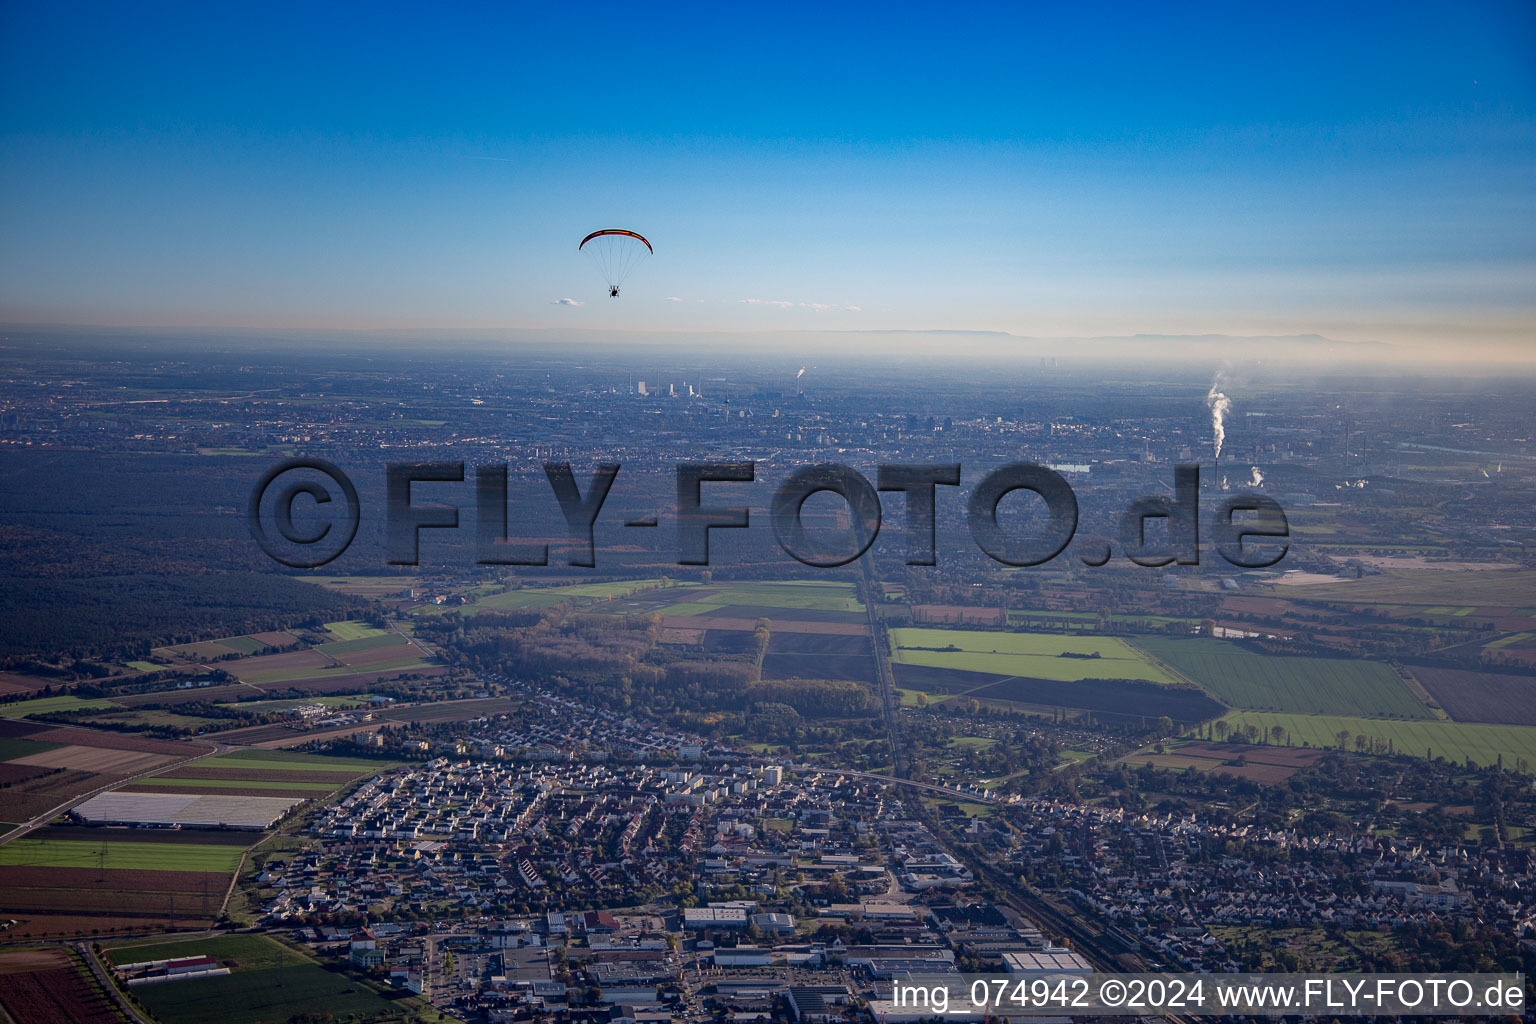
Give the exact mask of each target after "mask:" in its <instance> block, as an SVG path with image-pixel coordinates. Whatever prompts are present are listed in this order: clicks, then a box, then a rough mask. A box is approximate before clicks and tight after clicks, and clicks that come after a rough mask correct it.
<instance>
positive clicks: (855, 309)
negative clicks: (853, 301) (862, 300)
mask: <svg viewBox="0 0 1536 1024" xmlns="http://www.w3.org/2000/svg"><path fill="white" fill-rule="evenodd" d="M740 301H741V303H742V305H745V306H774V307H777V308H778V309H794V308H799V309H808V310H810V311H811V312H813V313H825V312H827V311H828V310H845V311H847V312H849V313H862V312H864V310H863V308H862V307H860V306H840V305H838V304H837V303H835V302H790V301H789V300H788V299H741V300H740Z"/></svg>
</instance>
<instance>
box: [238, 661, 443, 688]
mask: <svg viewBox="0 0 1536 1024" xmlns="http://www.w3.org/2000/svg"><path fill="white" fill-rule="evenodd" d="M447 673H448V666H446V665H431V664H415V663H413V664H410V665H404V666H401V667H399V668H391V669H375V670H374V671H372V672H338V673H337V674H335V675H323V676H309V677H305V678H300V679H285V680H282V681H280V682H272V681H269V682H265V683H261V684H259V685H260V686H261V687H262V689H264V690H266V691H267V692H268V693H269V694H283V693H288V692H289V691H297V692H300V693H319V694H326V693H360V692H363V691H365V690H367V689H368V688H369V687H370V686H372V685H373V684H374V683H377V682H379V681H381V680H385V679H394V678H396V677H397V676H403V675H406V674H414V675H418V676H421V677H422V678H423V679H433V678H436V677H437V676H441V675H447Z"/></svg>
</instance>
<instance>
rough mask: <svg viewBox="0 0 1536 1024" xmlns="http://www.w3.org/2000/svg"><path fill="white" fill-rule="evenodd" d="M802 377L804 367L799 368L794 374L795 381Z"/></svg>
mask: <svg viewBox="0 0 1536 1024" xmlns="http://www.w3.org/2000/svg"><path fill="white" fill-rule="evenodd" d="M804 376H805V367H803V366H802V367H800V372H799V373H797V374H795V380H799V379H800V378H801V377H804Z"/></svg>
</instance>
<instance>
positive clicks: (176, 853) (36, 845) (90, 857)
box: [0, 835, 255, 872]
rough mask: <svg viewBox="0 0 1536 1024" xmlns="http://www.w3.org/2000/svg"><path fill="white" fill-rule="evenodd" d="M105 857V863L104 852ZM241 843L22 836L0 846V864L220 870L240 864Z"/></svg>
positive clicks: (146, 869)
mask: <svg viewBox="0 0 1536 1024" xmlns="http://www.w3.org/2000/svg"><path fill="white" fill-rule="evenodd" d="M252 839H253V840H254V839H255V836H254V835H253V836H252ZM103 851H105V853H106V859H105V864H104V865H103V860H102V853H103ZM240 853H241V848H240V847H238V846H203V845H200V844H194V843H141V842H117V843H114V842H112V841H111V840H110V839H104V840H103V841H101V842H86V841H84V840H78V839H31V838H27V837H23V838H21V839H15V840H12V841H11V842H9V843H6V844H5V845H4V846H0V865H6V866H10V865H26V866H30V867H51V868H95V867H101V866H105V867H107V868H109V869H113V868H115V869H120V870H123V871H220V872H233V871H234V870H235V868H237V867H239V866H240Z"/></svg>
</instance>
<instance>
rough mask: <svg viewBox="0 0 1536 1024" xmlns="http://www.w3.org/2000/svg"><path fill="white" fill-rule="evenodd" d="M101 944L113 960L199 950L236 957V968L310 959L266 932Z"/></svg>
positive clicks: (177, 955)
mask: <svg viewBox="0 0 1536 1024" xmlns="http://www.w3.org/2000/svg"><path fill="white" fill-rule="evenodd" d="M102 946H103V947H104V948H103V949H102V953H103V955H105V956H106V958H107V959H108V960H109V961H111V962H112V963H113V964H133V963H143V962H144V961H146V960H176V959H180V958H181V957H187V956H196V955H197V954H199V953H206V954H207V955H208V956H211V957H213V958H214V959H215V960H233V961H235V967H236V969H238V968H240V967H249V968H260V967H292V966H294V965H297V964H306V963H310V960H309V959H308V958H307V957H305V956H304V955H303V954H301V953H298V952H295V951H294V950H292V949H289V948H288V947H287V946H285V945H283V944H282V943H281V942H278V941H277V940H276V939H272V938H268V937H267V936H265V935H221V936H218V937H217V938H205V939H177V940H173V941H170V942H145V941H144V940H143V939H125V940H122V941H120V942H104V943H102Z"/></svg>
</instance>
